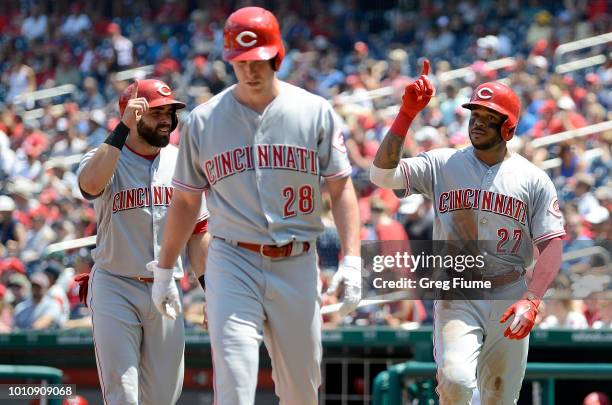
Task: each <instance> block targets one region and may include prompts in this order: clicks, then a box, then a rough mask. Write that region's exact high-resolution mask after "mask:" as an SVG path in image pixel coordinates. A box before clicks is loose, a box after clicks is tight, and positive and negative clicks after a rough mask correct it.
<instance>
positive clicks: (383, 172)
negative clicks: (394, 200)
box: [370, 163, 406, 190]
mask: <svg viewBox="0 0 612 405" xmlns="http://www.w3.org/2000/svg"><path fill="white" fill-rule="evenodd" d="M370 181H371V182H372V183H374V184H376V185H377V186H379V187H383V188H388V189H391V190H403V189H405V188H406V183H405V181H404V174H403V173H402V169H401V168H400V166H397V167H395V168H394V169H381V168H380V167H376V165H375V164H374V163H372V165H371V166H370Z"/></svg>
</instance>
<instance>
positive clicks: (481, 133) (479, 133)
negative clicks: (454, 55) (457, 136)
mask: <svg viewBox="0 0 612 405" xmlns="http://www.w3.org/2000/svg"><path fill="white" fill-rule="evenodd" d="M472 135H474V136H484V135H486V132H485V131H483V130H482V129H472Z"/></svg>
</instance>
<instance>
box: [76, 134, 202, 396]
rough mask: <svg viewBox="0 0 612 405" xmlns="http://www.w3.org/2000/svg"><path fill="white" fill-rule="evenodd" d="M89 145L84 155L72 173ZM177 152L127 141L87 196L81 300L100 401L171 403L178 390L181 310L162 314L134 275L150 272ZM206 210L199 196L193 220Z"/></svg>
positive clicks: (146, 286) (169, 196) (156, 254)
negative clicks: (141, 148)
mask: <svg viewBox="0 0 612 405" xmlns="http://www.w3.org/2000/svg"><path fill="white" fill-rule="evenodd" d="M96 150H97V149H94V150H92V151H90V152H88V153H87V154H86V155H85V156H84V157H83V159H82V161H81V164H80V167H79V173H80V171H81V170H82V168H83V167H85V165H86V164H87V162H88V161H89V160H90V159H91V157H92V156H93V155H94V153H95V152H96ZM177 154H178V150H177V148H176V147H174V146H172V145H169V146H167V147H165V148H162V149H161V150H160V153H159V154H158V155H157V156H155V157H154V158H153V157H146V156H141V155H139V154H137V153H136V152H134V151H132V150H131V149H130V148H129V147H128V146H127V145H126V146H125V147H124V148H123V149H122V150H121V156H120V157H119V161H118V162H117V167H116V169H115V172H114V174H113V176H112V177H111V179H110V181H109V183H108V184H107V186H106V187H105V189H104V191H103V192H102V193H101V194H100V195H99V196H97V197H96V198H95V201H94V207H95V210H96V216H97V224H98V236H97V239H96V249H95V250H94V251H93V254H92V256H93V258H94V261H95V264H94V268H93V270H92V272H91V275H90V278H89V290H88V297H87V303H88V306H89V308H90V309H91V316H92V324H93V337H94V347H95V353H96V363H97V365H98V374H99V376H100V385H101V387H102V394H103V397H104V403H106V404H130V405H131V404H133V405H137V404H139V403H147V404H159V405H162V404H163V405H166V404H174V403H175V402H176V401H177V400H178V397H179V395H180V393H181V388H182V384H183V370H184V368H183V350H184V343H185V337H184V330H183V322H184V320H183V317H182V314H181V315H179V316H178V317H177V319H175V320H172V319H169V318H165V317H162V315H161V314H160V313H159V312H158V311H157V310H156V309H155V307H154V306H153V305H152V303H151V285H152V284H151V283H150V282H144V281H140V280H137V279H136V278H137V277H146V278H148V279H150V278H151V277H152V276H153V275H152V273H151V272H149V271H148V270H147V269H146V267H145V265H146V263H147V262H149V261H151V260H153V259H158V257H159V249H160V244H161V242H162V234H163V231H164V224H165V221H166V211H167V210H168V207H169V205H170V201H171V200H172V195H173V191H174V189H173V187H172V173H173V172H174V167H175V163H176V158H177ZM207 217H208V212H207V210H206V205H205V202H204V199H202V207H201V210H200V219H199V222H201V221H204V220H205V219H206V218H207ZM178 266H179V268H181V269H182V267H181V262H180V260H179V262H178Z"/></svg>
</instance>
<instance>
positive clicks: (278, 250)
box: [215, 236, 310, 259]
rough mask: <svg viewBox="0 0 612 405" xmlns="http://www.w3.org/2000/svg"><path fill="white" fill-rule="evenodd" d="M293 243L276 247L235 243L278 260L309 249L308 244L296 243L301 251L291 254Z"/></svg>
mask: <svg viewBox="0 0 612 405" xmlns="http://www.w3.org/2000/svg"><path fill="white" fill-rule="evenodd" d="M215 238H217V239H221V240H223V241H226V242H229V241H227V240H226V239H224V238H219V237H217V236H215ZM294 243H295V242H290V243H287V244H286V245H282V246H276V245H260V244H258V243H248V242H236V245H238V246H239V247H241V248H244V249H247V250H250V251H252V252H255V253H258V254H260V255H262V256H265V257H271V258H273V259H278V258H280V257H289V256H291V253H294V254H293V256H297V255H301V254H302V253H306V252H308V250H309V249H310V243H309V242H301V243H300V242H298V243H300V244H301V245H302V251H301V252H298V253H296V252H293V245H294Z"/></svg>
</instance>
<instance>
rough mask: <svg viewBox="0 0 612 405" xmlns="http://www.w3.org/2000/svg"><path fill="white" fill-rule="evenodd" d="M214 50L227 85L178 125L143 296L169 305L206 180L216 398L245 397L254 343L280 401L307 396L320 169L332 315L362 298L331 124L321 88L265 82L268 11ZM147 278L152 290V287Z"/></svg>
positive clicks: (249, 391)
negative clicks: (334, 258)
mask: <svg viewBox="0 0 612 405" xmlns="http://www.w3.org/2000/svg"><path fill="white" fill-rule="evenodd" d="M224 36H225V49H224V58H225V59H226V60H228V61H230V63H231V64H232V67H233V68H234V72H235V74H236V76H237V78H238V83H237V84H236V85H234V86H231V87H229V88H228V89H226V90H225V91H223V92H221V93H220V94H218V95H217V96H215V97H213V98H212V99H211V100H210V101H208V102H207V103H205V104H202V105H200V106H198V107H197V108H195V109H194V110H193V111H192V112H191V114H190V115H189V117H188V118H187V120H186V122H185V125H184V126H183V131H182V135H181V143H180V146H179V159H178V163H177V167H176V172H175V174H174V183H173V184H174V185H175V187H176V191H175V196H174V199H173V201H172V206H171V207H170V212H169V214H168V222H167V224H166V227H167V229H166V230H167V232H166V234H165V235H164V240H163V244H162V251H161V255H160V259H159V264H157V263H153V265H154V266H155V267H156V269H155V274H156V276H155V285H154V286H153V291H152V293H153V300H154V301H155V303H156V305H157V307H158V308H159V309H160V310H161V312H162V313H166V311H167V309H169V308H173V306H176V299H175V297H176V291H175V287H174V285H173V284H164V283H162V282H159V283H158V277H157V274H158V273H162V272H165V273H167V274H171V272H172V271H171V270H170V269H172V268H173V266H174V262H175V260H176V257H177V255H178V252H179V248H180V246H181V245H182V244H183V242H184V241H185V240H186V239H187V237H188V235H189V232H190V231H189V229H190V228H191V227H192V225H191V224H192V223H193V222H194V221H195V219H196V216H197V207H198V201H199V199H200V195H201V193H202V192H203V191H204V190H208V194H207V203H208V208H209V210H210V213H211V219H210V226H209V232H210V233H211V234H212V236H213V238H212V241H211V244H210V247H209V251H208V262H207V266H206V274H205V280H206V302H207V306H208V310H207V315H208V327H209V331H210V339H211V345H212V356H213V362H214V389H215V401H216V403H219V404H224V405H229V404H232V405H236V404H240V405H252V404H253V403H254V400H255V391H256V386H257V372H258V358H259V346H260V344H261V342H262V340H263V341H264V343H265V345H266V347H267V349H268V352H269V354H270V357H271V359H272V368H273V372H272V377H273V379H274V382H275V389H276V394H277V395H278V396H279V397H280V402H281V403H282V404H292V405H314V404H317V398H318V395H317V391H318V387H319V384H320V383H321V373H320V362H321V315H320V307H319V305H320V303H319V301H320V300H319V296H320V294H319V287H318V285H320V284H319V274H318V270H317V263H316V252H315V240H316V238H317V235H319V233H320V232H322V230H323V224H322V221H321V218H320V214H321V208H322V203H321V191H320V187H321V186H320V180H321V178H324V179H325V184H326V187H327V190H328V191H329V193H330V195H331V200H332V205H333V215H334V218H335V221H336V225H337V227H338V233H339V235H340V240H341V243H342V254H343V259H342V260H341V265H340V266H339V269H338V271H337V273H336V275H335V277H334V280H333V286H332V288H331V290H330V291H328V293H331V292H333V291H334V290H335V287H336V286H337V285H338V284H339V283H341V282H343V283H344V297H343V304H342V309H341V312H342V313H344V314H346V313H348V312H350V311H352V310H353V309H354V308H355V307H356V305H357V304H358V302H359V300H360V295H361V273H360V270H361V257H360V246H359V244H360V242H359V212H358V208H357V199H356V196H355V192H354V189H353V185H352V183H351V180H350V177H349V175H350V173H351V166H350V163H349V160H348V157H347V153H346V149H345V147H344V143H343V131H344V128H345V126H344V124H343V123H342V122H341V120H340V118H339V117H338V116H337V115H336V114H335V112H334V111H333V109H332V107H331V105H330V104H329V103H328V102H327V101H326V100H324V99H322V98H321V97H318V96H315V95H313V94H310V93H308V92H306V91H304V90H302V89H300V88H297V87H294V86H292V85H290V84H288V83H284V82H281V81H280V80H278V79H277V77H276V73H275V71H276V70H277V69H278V67H279V65H280V63H281V61H282V59H283V56H284V49H283V45H282V41H281V37H280V30H279V26H278V22H277V20H276V18H275V17H274V15H273V14H272V13H270V12H269V11H267V10H265V9H262V8H259V7H246V8H242V9H239V10H238V11H236V12H234V13H233V14H232V15H231V16H230V17H229V18H228V20H227V22H226V25H225V29H224ZM158 286H159V287H158Z"/></svg>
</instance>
